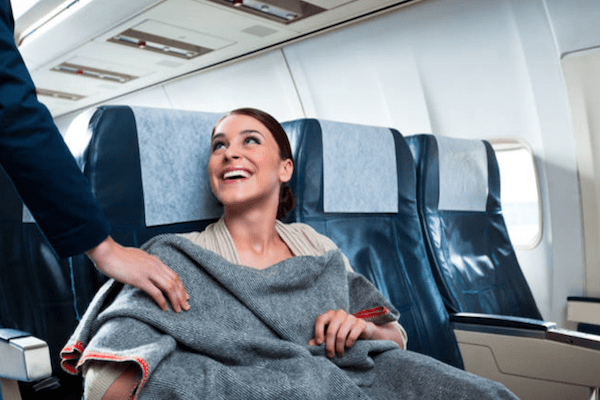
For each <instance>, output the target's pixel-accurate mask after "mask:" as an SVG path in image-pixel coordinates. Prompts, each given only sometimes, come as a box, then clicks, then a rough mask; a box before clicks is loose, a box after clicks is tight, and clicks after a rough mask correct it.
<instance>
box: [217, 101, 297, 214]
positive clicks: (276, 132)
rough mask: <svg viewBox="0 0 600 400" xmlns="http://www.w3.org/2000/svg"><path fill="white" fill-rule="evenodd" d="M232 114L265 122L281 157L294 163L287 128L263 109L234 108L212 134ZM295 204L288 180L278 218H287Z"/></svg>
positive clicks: (283, 186)
mask: <svg viewBox="0 0 600 400" xmlns="http://www.w3.org/2000/svg"><path fill="white" fill-rule="evenodd" d="M231 115H246V116H248V117H252V118H254V119H255V120H257V121H258V122H260V123H261V124H263V125H264V126H265V127H266V128H267V129H268V130H269V132H271V135H273V138H274V139H275V142H276V143H277V146H278V147H279V157H280V158H281V159H282V160H287V159H290V160H291V161H292V164H293V163H294V157H293V155H292V146H291V145H290V141H289V139H288V137H287V134H286V133H285V130H284V129H283V127H282V126H281V124H280V123H279V122H278V121H277V120H276V119H275V118H273V117H272V116H271V115H270V114H268V113H266V112H264V111H262V110H258V109H256V108H249V107H245V108H238V109H235V110H232V111H230V112H228V113H227V114H225V116H223V117H222V118H221V119H220V120H219V122H217V123H216V124H215V126H214V128H213V131H212V135H214V133H215V128H216V127H217V125H219V123H220V122H221V121H222V120H224V119H225V118H227V117H229V116H231ZM295 205H296V199H295V198H294V194H293V193H292V189H291V188H290V186H289V185H288V184H287V182H285V183H283V184H282V185H281V188H280V190H279V206H278V207H277V219H283V218H285V216H286V215H287V214H288V213H289V212H290V211H292V210H293V209H294V207H295Z"/></svg>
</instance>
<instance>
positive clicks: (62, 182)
mask: <svg viewBox="0 0 600 400" xmlns="http://www.w3.org/2000/svg"><path fill="white" fill-rule="evenodd" d="M13 32H14V22H13V18H12V13H11V8H10V3H9V0H0V165H2V167H3V168H4V169H5V170H6V172H7V173H8V176H9V177H10V178H11V180H12V181H13V183H14V185H15V187H16V188H17V191H18V192H19V194H20V195H21V198H22V199H23V201H24V202H25V204H26V205H27V207H28V208H29V209H30V211H31V213H32V214H33V216H34V217H35V219H36V221H37V223H38V225H39V226H40V228H41V229H42V231H43V232H44V234H45V235H46V237H47V238H48V240H49V242H50V243H51V244H52V246H53V247H54V249H55V250H56V252H57V253H58V255H59V256H61V257H67V256H70V255H74V254H78V253H81V252H83V251H86V250H88V249H90V248H92V247H94V246H95V245H97V244H98V243H100V242H101V241H102V240H104V239H105V238H106V237H107V236H108V234H109V230H110V226H109V223H108V221H107V220H106V217H105V216H104V214H103V212H102V210H101V209H100V207H99V206H98V203H97V202H96V200H95V198H94V196H93V195H92V192H91V188H90V185H89V183H88V181H87V179H86V178H85V177H84V176H83V174H82V173H81V171H80V170H79V168H78V166H77V163H76V162H75V159H74V158H73V156H72V155H71V152H70V151H69V149H68V148H67V146H66V144H65V142H64V141H63V139H62V136H61V135H60V133H59V132H58V129H57V128H56V126H55V125H54V122H53V120H52V116H51V115H50V112H49V111H48V109H47V108H46V107H45V106H44V105H43V104H41V103H40V102H39V101H38V100H37V96H36V90H35V86H34V84H33V81H32V80H31V77H30V75H29V72H28V71H27V68H26V67H25V64H24V62H23V59H22V58H21V55H20V53H19V51H18V49H17V46H16V44H15V41H14V33H13Z"/></svg>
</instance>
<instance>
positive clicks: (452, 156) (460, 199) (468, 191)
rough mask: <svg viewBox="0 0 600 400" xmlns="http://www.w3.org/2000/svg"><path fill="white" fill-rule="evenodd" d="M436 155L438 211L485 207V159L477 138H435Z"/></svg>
mask: <svg viewBox="0 0 600 400" xmlns="http://www.w3.org/2000/svg"><path fill="white" fill-rule="evenodd" d="M436 140H437V146H438V157H439V199H438V210H444V211H482V212H484V211H485V210H486V206H487V200H488V194H489V188H488V159H487V150H486V147H485V144H484V142H483V141H481V140H469V139H455V138H446V137H436Z"/></svg>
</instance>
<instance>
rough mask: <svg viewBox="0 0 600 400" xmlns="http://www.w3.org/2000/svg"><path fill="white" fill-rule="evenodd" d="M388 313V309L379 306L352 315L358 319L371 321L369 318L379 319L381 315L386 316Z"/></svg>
mask: <svg viewBox="0 0 600 400" xmlns="http://www.w3.org/2000/svg"><path fill="white" fill-rule="evenodd" d="M388 312H389V310H388V309H387V308H386V307H383V306H379V307H375V308H369V309H367V310H362V311H359V312H357V313H354V314H352V315H354V316H355V317H356V318H361V319H369V318H374V317H379V316H381V315H385V314H387V313H388Z"/></svg>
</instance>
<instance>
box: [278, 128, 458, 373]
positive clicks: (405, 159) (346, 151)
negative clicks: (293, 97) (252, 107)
mask: <svg viewBox="0 0 600 400" xmlns="http://www.w3.org/2000/svg"><path fill="white" fill-rule="evenodd" d="M283 125H284V128H285V129H286V131H287V132H288V136H289V137H290V139H291V141H292V143H294V144H293V145H294V146H296V151H295V153H296V160H295V168H294V175H293V177H292V181H291V185H292V189H293V190H294V193H295V195H296V199H297V206H296V208H295V210H294V211H292V215H291V216H290V218H289V219H290V220H293V221H298V222H305V223H307V224H309V225H311V226H312V227H313V228H315V229H316V230H317V231H318V232H320V233H322V234H324V235H326V236H328V237H330V238H331V239H332V240H333V241H334V242H335V243H336V245H337V246H338V247H339V248H340V249H341V250H342V252H343V253H344V254H346V256H347V257H348V258H349V260H350V263H351V265H352V267H353V268H354V269H355V270H356V271H357V272H360V273H362V274H364V275H365V276H366V277H367V278H368V279H369V280H370V281H371V282H372V283H373V284H375V286H377V288H378V289H379V290H380V291H381V292H382V293H383V294H384V295H386V296H387V297H388V299H389V300H390V301H391V303H392V304H393V305H394V306H395V307H396V308H397V309H398V310H399V311H400V313H401V317H400V323H401V324H402V325H403V326H404V328H405V329H406V331H407V333H408V337H409V340H408V348H409V349H410V350H413V351H417V352H420V353H423V354H427V355H429V356H432V357H434V358H437V359H439V360H441V361H444V362H446V363H448V364H451V365H454V366H457V367H461V368H462V359H461V357H460V353H459V350H458V346H457V344H456V338H455V337H454V334H453V332H452V330H451V327H450V324H449V321H448V314H447V312H446V310H445V308H444V304H443V301H442V299H441V297H440V295H439V292H438V291H437V288H436V285H435V281H434V278H433V276H432V274H431V270H430V268H429V265H428V261H427V254H426V251H425V246H424V243H423V239H422V233H421V227H420V224H419V219H418V215H417V208H416V176H415V169H414V165H413V160H412V157H411V154H410V151H409V149H408V147H407V145H406V143H405V142H404V139H403V138H402V136H401V135H400V133H399V132H397V131H396V130H393V129H387V128H375V127H367V126H361V125H354V124H345V123H335V122H330V121H319V120H315V119H301V120H296V121H290V122H286V123H284V124H283ZM357 140H360V142H357ZM368 142H370V144H366V143H368ZM384 153H385V156H384ZM384 159H385V160H384ZM332 171H334V172H332ZM340 173H341V174H342V176H340V175H338V174H340ZM332 182H333V183H332ZM328 185H330V186H332V187H329V188H328ZM390 188H392V189H391V190H390ZM392 191H394V192H395V195H394V194H393V193H392V194H390V193H391V192H392ZM390 196H391V197H392V198H393V203H394V204H392V203H390V201H389V199H388V198H387V197H390Z"/></svg>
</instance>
